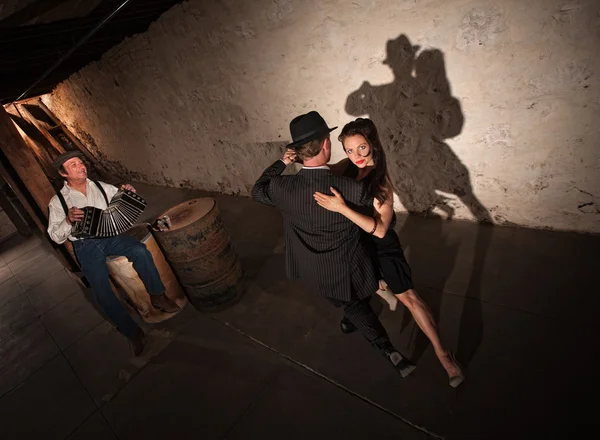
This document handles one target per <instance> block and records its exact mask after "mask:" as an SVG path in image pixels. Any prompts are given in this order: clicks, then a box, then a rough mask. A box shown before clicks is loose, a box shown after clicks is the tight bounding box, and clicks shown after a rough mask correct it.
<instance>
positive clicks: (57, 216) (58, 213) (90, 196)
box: [48, 179, 119, 244]
mask: <svg viewBox="0 0 600 440" xmlns="http://www.w3.org/2000/svg"><path fill="white" fill-rule="evenodd" d="M99 183H100V185H102V188H103V189H104V191H105V192H106V197H108V200H109V201H110V199H112V198H113V196H114V195H115V194H116V193H117V191H118V190H119V189H118V188H117V187H116V186H113V185H111V184H108V183H104V182H99ZM86 185H87V187H86V193H87V197H86V196H84V195H83V194H82V193H80V192H79V191H77V190H76V189H73V188H71V187H70V186H69V185H67V182H66V181H65V184H64V186H63V187H62V189H61V190H60V193H61V194H62V195H63V197H64V198H65V202H67V207H69V208H71V207H73V206H74V207H76V208H85V207H86V206H94V207H96V208H99V209H106V208H107V205H106V200H104V196H103V195H102V193H101V192H100V190H99V189H98V187H97V186H96V184H95V183H94V182H92V181H91V180H90V179H86ZM72 228H73V225H70V224H69V222H68V221H67V216H66V214H65V210H64V209H63V207H62V205H61V203H60V200H59V199H58V196H54V197H52V198H51V199H50V203H49V204H48V235H50V238H51V239H52V240H53V241H55V242H56V243H58V244H62V243H64V242H65V241H67V238H68V239H69V240H71V241H75V240H77V238H75V237H73V236H72V235H71V229H72Z"/></svg>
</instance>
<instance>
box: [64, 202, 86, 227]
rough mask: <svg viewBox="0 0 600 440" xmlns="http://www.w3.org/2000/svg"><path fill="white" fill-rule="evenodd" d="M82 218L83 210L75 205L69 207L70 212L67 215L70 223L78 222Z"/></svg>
mask: <svg viewBox="0 0 600 440" xmlns="http://www.w3.org/2000/svg"><path fill="white" fill-rule="evenodd" d="M80 220H83V211H82V210H81V209H79V208H76V207H74V206H73V207H72V208H69V214H68V215H67V221H68V222H69V224H71V223H73V222H78V221H80Z"/></svg>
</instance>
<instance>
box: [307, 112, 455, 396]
mask: <svg viewBox="0 0 600 440" xmlns="http://www.w3.org/2000/svg"><path fill="white" fill-rule="evenodd" d="M339 141H340V142H341V143H342V145H343V147H344V151H345V152H346V155H347V156H348V158H347V159H344V160H342V161H341V162H339V163H337V164H335V165H333V166H332V167H331V170H332V172H333V173H336V174H342V175H344V176H347V177H352V178H355V179H357V180H362V181H363V182H364V184H365V186H366V188H367V190H368V192H369V196H370V197H372V198H373V207H374V217H369V216H366V215H363V214H360V213H358V212H356V211H353V210H352V209H350V208H349V207H348V206H347V205H346V203H345V202H344V199H343V197H342V195H341V194H340V193H339V192H337V191H336V190H335V188H330V190H331V192H332V193H333V194H334V195H333V196H328V195H325V194H322V193H319V192H316V193H315V194H314V197H315V200H316V201H317V203H318V204H319V205H320V206H322V207H323V208H325V209H327V210H329V211H333V212H338V213H340V214H342V215H344V216H345V217H346V218H348V219H349V220H351V221H352V222H354V223H355V224H356V225H357V226H359V227H360V228H362V229H363V230H364V231H365V232H367V233H369V234H371V235H372V237H373V240H374V244H375V248H376V251H377V261H378V263H379V269H380V272H381V275H382V277H383V281H385V283H380V287H381V290H380V291H378V292H377V293H378V294H380V295H381V296H382V297H383V298H384V299H385V300H386V301H388V302H389V303H390V309H392V310H394V309H395V303H394V304H393V306H392V301H390V296H391V295H392V294H393V295H394V296H395V298H397V299H398V300H400V302H402V304H404V305H405V306H406V308H407V309H408V310H409V311H410V313H411V314H412V316H413V318H414V319H415V321H416V323H417V325H418V326H419V328H420V329H421V330H422V331H423V333H425V335H426V336H427V337H428V338H429V340H430V341H431V344H432V345H433V348H434V350H435V354H436V356H437V357H438V359H439V361H440V363H441V364H442V367H444V369H445V370H446V373H447V374H448V377H449V382H450V386H451V387H454V388H455V387H457V386H459V385H460V384H461V383H462V382H463V381H464V379H465V375H464V373H463V371H462V369H461V367H460V366H459V364H458V362H457V361H456V359H455V358H454V355H453V353H452V352H450V351H449V350H447V349H446V348H445V347H444V346H443V345H442V342H441V341H440V337H439V334H438V331H437V328H436V324H435V321H434V319H433V316H432V314H431V311H430V310H429V308H428V307H427V304H425V302H424V301H423V299H422V298H421V297H420V296H419V295H418V294H417V292H416V291H415V290H414V286H413V283H412V279H411V271H410V266H409V265H408V262H407V261H406V258H405V257H404V252H403V251H402V247H401V245H400V240H399V238H398V235H397V234H396V231H395V230H394V225H395V223H396V214H395V213H394V209H393V191H392V185H391V182H390V180H389V178H388V175H387V164H386V159H385V152H384V150H383V148H382V146H381V142H380V140H379V136H378V134H377V128H376V127H375V124H374V123H373V121H371V120H370V119H365V118H358V119H356V120H355V121H352V122H350V123H348V124H346V126H344V128H343V129H342V132H341V134H340V136H339ZM382 291H387V293H384V292H382ZM390 291H391V292H390Z"/></svg>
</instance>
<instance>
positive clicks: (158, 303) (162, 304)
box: [150, 293, 179, 313]
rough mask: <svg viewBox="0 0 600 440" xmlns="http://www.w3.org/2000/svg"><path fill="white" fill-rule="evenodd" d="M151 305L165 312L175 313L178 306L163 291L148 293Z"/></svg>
mask: <svg viewBox="0 0 600 440" xmlns="http://www.w3.org/2000/svg"><path fill="white" fill-rule="evenodd" d="M150 302H151V303H152V307H154V308H155V309H158V310H160V311H161V312H165V313H175V312H177V311H179V306H178V305H177V304H176V303H175V301H173V300H172V299H170V298H169V297H168V296H167V295H165V294H164V293H161V294H160V295H150Z"/></svg>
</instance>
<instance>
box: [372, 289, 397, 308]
mask: <svg viewBox="0 0 600 440" xmlns="http://www.w3.org/2000/svg"><path fill="white" fill-rule="evenodd" d="M376 293H377V295H379V296H380V297H381V298H382V299H383V300H384V301H385V302H387V303H388V305H389V306H390V310H391V311H392V312H394V311H395V310H396V307H397V306H398V298H396V295H394V294H393V293H392V291H391V290H390V289H389V288H388V287H387V286H385V289H379V290H377V292H376Z"/></svg>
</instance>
